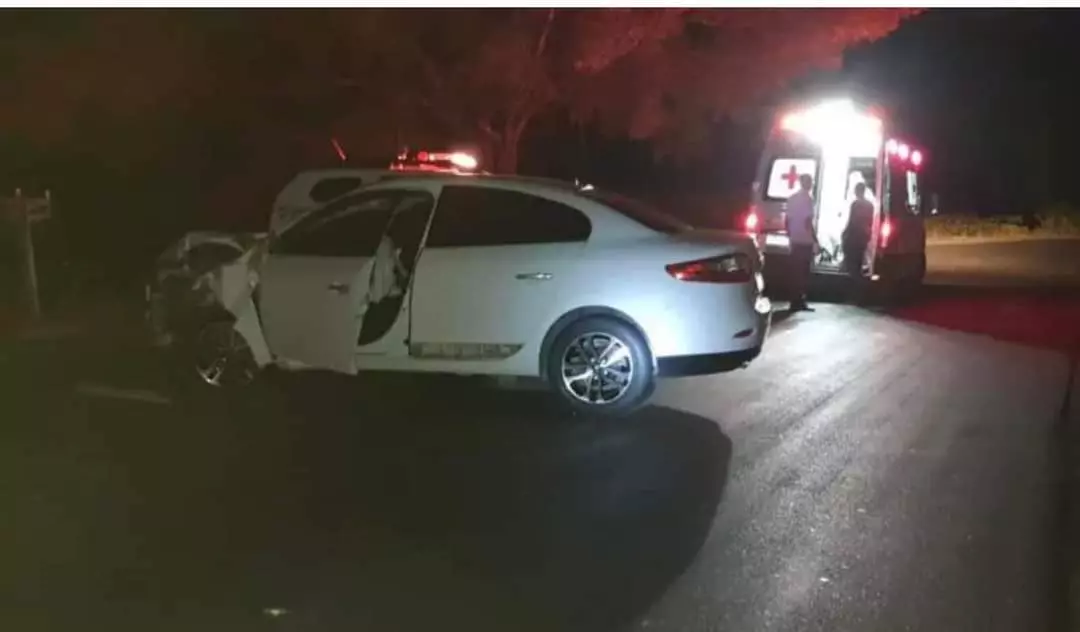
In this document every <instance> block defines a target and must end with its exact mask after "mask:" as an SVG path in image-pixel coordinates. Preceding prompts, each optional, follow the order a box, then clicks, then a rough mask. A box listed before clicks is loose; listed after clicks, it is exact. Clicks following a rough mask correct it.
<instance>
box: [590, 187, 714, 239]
mask: <svg viewBox="0 0 1080 632" xmlns="http://www.w3.org/2000/svg"><path fill="white" fill-rule="evenodd" d="M581 195H583V196H585V197H587V198H589V199H592V200H595V201H597V202H600V203H601V204H603V205H604V206H607V207H608V208H610V209H611V210H613V211H617V212H618V213H620V214H622V215H625V216H626V217H629V218H630V219H632V220H634V221H635V222H637V223H639V224H641V225H642V226H645V227H646V228H650V229H652V230H655V231H656V232H658V233H664V234H666V235H674V234H675V233H681V232H684V231H688V230H692V229H693V226H691V225H689V224H687V223H685V222H683V221H681V220H678V219H675V218H674V217H672V216H671V215H669V214H667V213H665V212H663V211H661V210H659V209H656V208H653V207H652V206H650V205H648V204H646V203H644V202H641V201H639V200H635V199H632V198H628V197H626V196H623V195H619V194H618V193H611V192H610V191H598V190H596V189H592V190H590V191H582V192H581Z"/></svg>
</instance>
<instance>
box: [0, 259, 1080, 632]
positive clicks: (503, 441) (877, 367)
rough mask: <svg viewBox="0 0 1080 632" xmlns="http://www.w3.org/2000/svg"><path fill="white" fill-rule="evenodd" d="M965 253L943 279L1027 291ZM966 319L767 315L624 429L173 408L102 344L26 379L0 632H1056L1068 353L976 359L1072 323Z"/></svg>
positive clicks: (369, 386) (17, 393) (5, 466)
mask: <svg viewBox="0 0 1080 632" xmlns="http://www.w3.org/2000/svg"><path fill="white" fill-rule="evenodd" d="M1028 247H1029V246H1027V245H1024V246H1019V248H1020V249H1022V250H1024V249H1027V248H1028ZM1059 247H1060V246H1054V248H1059ZM978 248H980V249H984V248H985V250H983V254H982V255H977V254H974V255H973V254H971V253H970V252H966V251H961V252H960V253H955V252H953V251H951V250H950V251H948V252H944V253H941V252H938V253H932V254H931V265H932V266H934V265H935V261H946V262H948V261H952V262H954V263H953V264H951V267H949V266H948V265H944V264H939V265H938V266H937V267H935V268H934V274H935V275H939V274H940V273H941V272H942V271H943V270H945V271H949V272H951V274H952V276H951V277H949V279H951V281H950V282H955V281H956V279H958V278H960V277H961V276H965V275H966V277H967V278H971V279H975V281H974V282H982V281H985V280H986V279H987V278H991V277H993V276H994V275H993V274H992V273H988V272H983V271H981V270H982V269H983V268H985V267H986V266H987V264H984V266H983V268H980V267H979V266H972V265H970V264H964V263H963V262H965V261H970V260H971V258H972V257H978V256H981V257H983V259H984V261H997V260H999V259H1001V260H1005V261H1010V260H1013V258H1014V257H1020V259H1022V260H1023V261H1024V262H1025V265H1028V266H1034V264H1031V263H1030V259H1029V258H1028V257H1029V256H1030V255H1018V254H1016V251H1015V250H1013V249H1012V247H1009V246H1000V245H994V246H993V247H989V248H987V247H984V246H979V247H978ZM1058 254H1059V255H1060V256H1065V254H1068V253H1067V252H1065V251H1059V253H1058ZM1047 261H1048V262H1050V263H1058V262H1059V261H1060V258H1059V257H1058V256H1055V257H1050V258H1048V259H1047ZM965 265H967V267H966V268H964V266H965ZM1005 265H1009V264H1005ZM1034 267H1038V266H1034ZM958 269H960V270H962V272H963V275H961V273H960V272H958ZM1012 277H1013V278H1015V275H1012ZM935 278H937V279H938V280H939V281H940V280H941V277H940V276H936V277H935ZM972 292H976V291H973V290H967V291H964V290H961V289H958V288H955V287H952V286H942V285H939V286H938V287H936V288H931V289H930V290H929V291H928V292H927V293H926V294H925V295H924V297H923V298H922V299H920V301H919V302H918V303H916V304H915V305H912V306H908V307H905V308H903V309H896V310H892V311H885V310H881V309H873V308H865V307H856V306H849V305H832V304H819V305H818V308H817V311H816V312H813V313H800V314H796V315H789V314H784V313H780V314H778V317H777V322H776V325H775V327H774V330H773V334H772V336H771V337H770V340H769V342H768V345H767V347H766V351H765V353H764V354H763V355H762V356H761V357H760V358H759V359H758V360H757V361H756V362H755V363H754V364H753V365H751V366H750V367H749V368H748V369H746V370H743V371H739V372H735V373H731V374H726V375H721V376H711V377H702V378H692V379H685V380H677V381H670V382H666V383H664V384H663V385H662V386H661V388H660V389H659V391H658V393H657V397H656V400H655V403H654V405H652V406H650V407H648V408H646V409H644V410H642V411H641V412H639V413H638V414H636V415H635V416H633V417H632V418H630V419H628V420H623V421H619V422H596V423H583V422H582V420H578V419H573V418H569V417H567V416H565V415H564V414H562V413H561V412H559V411H558V410H557V409H555V408H553V407H552V406H551V405H550V401H549V400H548V399H547V397H546V396H544V395H543V394H542V393H538V392H533V391H530V390H528V389H524V390H522V389H517V390H492V389H489V388H485V387H480V386H476V385H473V384H470V383H468V382H464V381H461V380H453V379H410V378H405V377H395V376H373V377H370V378H366V379H364V380H345V379H321V376H306V377H290V378H289V379H273V380H270V381H269V382H267V383H266V384H264V385H263V387H262V389H261V390H260V391H259V393H258V394H259V395H260V396H259V397H247V398H241V399H237V400H234V401H222V400H217V399H212V398H210V399H208V398H185V397H180V396H178V395H177V394H176V387H175V384H174V385H173V386H172V387H169V386H167V384H168V377H167V374H165V373H163V372H162V371H161V370H160V367H159V365H158V363H156V362H155V361H154V359H153V358H152V357H150V356H146V355H145V354H143V353H141V352H140V351H139V350H137V349H134V348H132V349H128V348H122V347H118V346H117V344H115V343H113V342H110V341H108V340H105V339H102V338H100V337H99V338H97V339H94V340H88V341H84V342H81V343H80V344H78V345H75V346H65V345H60V344H54V345H52V347H51V348H49V349H43V348H41V346H40V345H41V344H42V343H37V344H38V345H39V346H38V347H35V348H34V349H32V350H27V349H9V350H7V351H5V352H4V353H3V354H0V372H2V375H3V376H4V378H5V379H4V380H3V383H2V385H0V396H2V397H3V401H4V410H5V419H4V421H3V422H2V423H0V433H2V435H0V490H2V491H0V495H2V496H3V497H4V498H5V499H10V500H9V502H11V501H13V504H12V506H10V507H9V511H7V512H4V522H3V523H2V524H3V527H2V529H3V531H2V532H0V559H2V560H3V563H2V564H0V600H3V601H0V628H2V629H9V630H20V631H31V630H50V631H51V630H72V629H79V630H109V631H110V632H112V631H117V630H150V629H152V630H195V629H198V630H229V631H236V630H320V631H321V630H335V629H352V630H379V631H384V630H403V631H410V632H411V631H414V630H431V629H438V630H463V631H464V630H468V631H470V632H483V631H487V630H492V631H500V632H502V631H505V630H525V631H528V630H582V631H589V632H595V631H602V630H617V629H643V630H672V631H675V630H678V631H681V632H685V631H692V632H698V631H712V630H732V631H742V630H799V631H803V630H830V631H841V630H860V631H861V630H874V631H884V630H889V631H891V630H934V631H937V630H950V631H961V630H973V631H980V632H982V631H996V630H1002V631H1004V630H1017V631H1020V630H1022V631H1025V632H1028V631H1035V630H1046V629H1048V627H1049V626H1050V624H1051V623H1052V619H1053V617H1054V614H1053V613H1054V612H1055V609H1056V607H1057V605H1058V604H1055V594H1057V593H1056V592H1055V588H1056V586H1055V582H1057V581H1058V580H1059V578H1058V576H1057V575H1056V573H1057V572H1058V571H1057V567H1056V564H1055V563H1056V562H1057V560H1058V559H1059V558H1060V546H1061V541H1060V537H1059V536H1060V533H1059V532H1058V525H1057V511H1058V510H1059V507H1058V506H1057V505H1058V500H1059V496H1058V495H1057V494H1056V490H1055V488H1054V485H1053V482H1054V477H1055V472H1054V468H1053V459H1052V455H1053V448H1054V447H1055V444H1054V436H1055V435H1054V427H1055V423H1056V421H1057V420H1058V415H1059V412H1060V408H1061V405H1062V398H1063V395H1064V393H1065V391H1066V389H1067V376H1068V361H1067V358H1066V356H1065V354H1063V353H1062V352H1061V350H1060V348H1059V347H1063V346H1066V345H1065V342H1064V341H1065V340H1066V338H1067V335H1066V334H1067V332H1064V333H1062V334H1061V335H1049V336H1046V335H1044V336H1042V337H1038V336H1036V337H1033V338H1030V339H1025V340H1024V342H1025V343H1026V344H1017V343H1016V342H1010V341H1009V340H1008V339H1010V338H1015V337H1016V336H1017V335H1019V334H1018V333H1017V332H1018V328H1016V327H1011V328H1010V327H1002V328H999V329H995V328H993V327H990V328H987V327H986V326H982V327H981V328H975V327H972V328H970V329H972V331H975V330H977V331H978V333H969V332H965V331H960V330H962V329H965V328H969V327H967V326H968V325H969V324H971V323H973V322H985V321H990V322H992V323H993V322H1002V323H1004V322H1010V317H1009V316H1008V315H1006V316H1001V315H1000V314H996V313H992V312H991V313H989V315H988V312H987V311H986V310H987V309H990V310H993V309H998V308H1001V309H1006V308H1007V309H1008V310H1013V311H1010V312H1007V313H1009V314H1013V317H1012V319H1011V320H1012V321H1016V320H1018V319H1017V317H1016V314H1023V315H1024V316H1025V318H1027V317H1030V314H1031V313H1038V314H1046V313H1050V312H1053V311H1054V310H1066V312H1067V310H1069V309H1074V308H1075V305H1077V304H1080V303H1074V302H1071V301H1074V299H1073V298H1072V297H1073V294H1071V293H1067V292H1065V291H1062V290H1059V291H1055V292H1052V293H1049V296H1048V295H1047V293H1045V292H1044V293H1041V294H1039V295H1038V296H1037V297H1035V298H1031V297H1030V296H1029V294H1028V293H1026V292H1025V291H1022V290H1007V291H993V292H990V291H986V290H981V291H977V292H976V293H974V294H972ZM1032 300H1035V301H1039V302H1038V303H1037V309H1035V310H1034V312H1022V311H1021V312H1017V311H1015V310H1017V309H1020V308H1018V307H1017V306H1018V305H1024V304H1026V302H1028V301H1032ZM968 301H976V303H974V304H975V305H976V306H977V309H976V310H975V311H974V312H973V313H970V314H968V313H965V312H964V311H963V309H964V308H965V305H969V303H968ZM978 301H981V302H978ZM1046 301H1050V302H1049V303H1047V302H1046ZM942 304H945V305H946V307H948V309H944V308H943V309H938V307H939V306H940V305H942ZM1003 306H1004V307H1003ZM1003 313H1005V312H1003ZM958 315H959V316H958ZM1019 320H1023V319H1019ZM1060 322H1061V323H1065V325H1067V324H1069V323H1070V322H1073V321H1071V320H1070V319H1069V316H1068V315H1067V314H1066V316H1063V317H1061V319H1060ZM1076 322H1077V323H1080V320H1078V321H1076ZM1065 325H1061V326H1062V327H1064V326H1065ZM1031 327H1032V328H1035V329H1039V330H1045V329H1047V327H1045V326H1044V325H1043V324H1041V323H1039V322H1036V323H1034V324H1033V325H1032V326H1031ZM1019 329H1023V328H1019ZM995 337H996V338H997V339H995ZM106 386H107V387H110V388H114V389H123V390H117V391H109V390H107V389H105V388H103V387H106ZM9 411H10V412H13V413H14V414H8V412H9ZM275 615H278V616H275Z"/></svg>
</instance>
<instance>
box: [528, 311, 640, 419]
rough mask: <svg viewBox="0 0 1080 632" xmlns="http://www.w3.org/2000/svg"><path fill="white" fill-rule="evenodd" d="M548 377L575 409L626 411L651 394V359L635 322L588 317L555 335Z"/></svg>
mask: <svg viewBox="0 0 1080 632" xmlns="http://www.w3.org/2000/svg"><path fill="white" fill-rule="evenodd" d="M547 379H548V384H549V385H550V386H551V388H553V389H554V390H555V391H556V392H557V393H558V394H559V396H560V398H561V399H562V400H563V402H565V403H566V404H567V405H569V406H570V408H571V409H573V410H575V411H578V412H583V413H586V414H599V415H625V414H628V413H630V412H632V411H634V410H636V409H637V408H639V407H640V406H641V405H642V404H644V403H645V402H646V400H647V399H648V398H649V396H650V395H651V394H652V391H653V382H654V375H653V367H652V358H651V357H650V355H649V349H648V347H647V346H646V344H645V341H644V340H643V339H642V337H641V335H640V334H638V333H637V331H635V330H634V328H633V327H630V326H629V325H627V324H626V323H623V322H621V321H618V320H616V319H614V318H605V317H592V318H585V319H582V320H579V321H576V322H574V323H573V324H571V325H570V326H569V327H567V328H566V329H564V330H563V331H562V332H561V333H560V334H559V335H558V336H557V337H556V338H555V341H554V343H553V344H552V348H551V353H550V354H548V366H547Z"/></svg>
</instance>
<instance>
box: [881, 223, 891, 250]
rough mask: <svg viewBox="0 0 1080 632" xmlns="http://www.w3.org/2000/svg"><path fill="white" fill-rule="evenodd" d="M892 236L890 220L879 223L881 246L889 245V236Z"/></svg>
mask: <svg viewBox="0 0 1080 632" xmlns="http://www.w3.org/2000/svg"><path fill="white" fill-rule="evenodd" d="M891 236H892V222H890V221H889V220H885V221H883V222H882V223H881V247H882V248H885V247H887V246H888V245H889V237H891Z"/></svg>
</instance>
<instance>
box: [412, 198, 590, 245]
mask: <svg viewBox="0 0 1080 632" xmlns="http://www.w3.org/2000/svg"><path fill="white" fill-rule="evenodd" d="M591 232H592V224H591V223H590V222H589V218H588V217H586V216H585V214H584V213H582V212H581V211H579V210H577V209H575V208H573V207H571V206H568V205H566V204H562V203H560V202H556V201H554V200H548V199H545V198H542V197H538V196H535V195H530V194H528V193H521V192H518V191H509V190H505V189H492V188H486V187H477V186H446V187H443V190H442V194H441V195H440V196H439V204H438V207H436V209H435V218H434V219H433V220H432V223H431V231H430V233H429V234H428V239H427V246H426V247H428V248H460V247H470V246H471V247H476V246H511V245H519V244H553V243H573V242H583V241H586V240H588V238H589V235H590V234H591Z"/></svg>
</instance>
